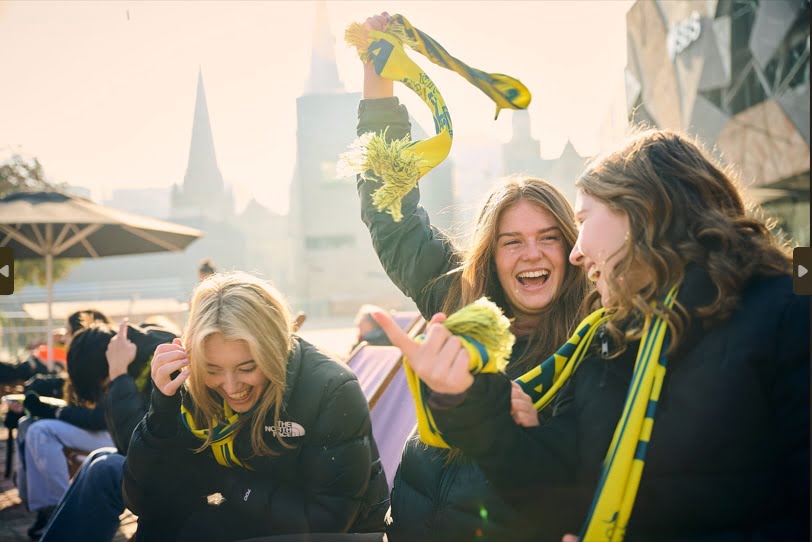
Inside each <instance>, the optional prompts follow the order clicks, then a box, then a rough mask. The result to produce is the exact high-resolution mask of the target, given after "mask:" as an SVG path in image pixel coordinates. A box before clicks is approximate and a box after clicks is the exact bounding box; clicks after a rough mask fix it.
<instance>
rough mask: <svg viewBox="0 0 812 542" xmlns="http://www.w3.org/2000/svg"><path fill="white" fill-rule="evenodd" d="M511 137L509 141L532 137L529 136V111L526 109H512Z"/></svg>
mask: <svg viewBox="0 0 812 542" xmlns="http://www.w3.org/2000/svg"><path fill="white" fill-rule="evenodd" d="M511 120H512V121H513V123H512V124H513V138H512V139H511V141H523V140H526V139H532V137H531V136H530V113H528V112H527V109H517V110H515V111H513V119H511Z"/></svg>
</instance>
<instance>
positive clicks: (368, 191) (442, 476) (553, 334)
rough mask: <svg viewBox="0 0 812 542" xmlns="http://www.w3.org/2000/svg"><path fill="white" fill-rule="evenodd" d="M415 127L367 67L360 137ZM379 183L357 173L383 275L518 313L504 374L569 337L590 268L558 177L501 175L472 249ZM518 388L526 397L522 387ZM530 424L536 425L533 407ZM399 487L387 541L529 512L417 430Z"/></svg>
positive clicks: (511, 530)
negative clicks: (380, 200) (398, 213)
mask: <svg viewBox="0 0 812 542" xmlns="http://www.w3.org/2000/svg"><path fill="white" fill-rule="evenodd" d="M388 22H389V16H388V15H387V14H386V13H384V14H381V15H376V16H374V17H370V18H369V19H367V20H366V22H365V25H364V26H365V28H367V29H369V30H383V29H384V28H386V25H387V24H388ZM410 128H411V126H410V123H409V114H408V112H407V111H406V108H405V106H404V105H402V104H400V103H399V102H398V99H397V98H396V97H394V96H393V89H392V81H389V80H387V79H384V78H382V77H380V76H378V75H377V74H376V73H375V71H374V66H373V65H372V64H371V63H367V64H365V65H364V99H363V100H362V101H361V104H360V106H359V108H358V135H363V134H365V133H368V132H374V133H382V134H384V136H385V137H386V138H387V139H390V140H391V139H399V138H404V137H408V136H409V135H410ZM369 173H371V172H368V174H369ZM379 185H380V183H378V182H376V180H375V179H373V178H369V179H365V178H363V176H359V180H358V192H359V195H360V197H361V215H362V219H363V221H364V223H365V224H366V225H367V227H368V228H369V232H370V235H371V237H372V244H373V246H374V248H375V251H376V252H377V254H378V258H379V259H380V261H381V264H382V265H383V268H384V269H385V270H386V273H387V274H388V275H389V277H390V278H391V279H392V281H393V282H394V283H395V285H396V286H397V287H398V288H400V290H401V291H402V292H403V293H404V294H406V295H407V296H409V297H411V298H412V299H413V300H414V302H415V303H416V305H417V307H418V309H419V310H420V312H421V314H422V315H423V316H424V317H425V318H426V319H427V320H428V319H429V318H431V316H432V315H433V314H434V313H436V312H439V311H445V312H447V313H451V312H454V311H456V310H458V309H460V308H462V307H463V306H465V305H467V304H469V303H472V302H474V301H476V300H477V299H478V298H480V297H482V296H487V297H488V298H490V299H491V300H492V301H493V302H495V303H496V304H497V305H499V307H500V308H501V309H502V310H503V311H504V312H505V313H506V314H507V315H508V316H509V317H510V318H511V320H512V327H511V331H512V332H513V333H514V335H516V343H515V345H514V347H513V350H512V352H511V355H510V363H509V364H508V366H507V368H506V371H507V374H508V375H509V376H510V377H513V378H515V377H518V376H519V375H521V374H523V373H524V372H526V371H527V370H528V369H529V368H530V367H532V366H533V365H535V364H536V363H537V362H538V360H539V359H544V358H546V357H547V356H549V355H550V354H552V353H553V352H554V351H555V349H556V348H557V347H558V346H559V345H560V343H562V342H564V341H565V340H566V339H567V337H569V334H570V333H571V331H572V329H573V325H574V324H576V323H577V322H578V320H579V315H580V308H581V304H582V301H583V299H584V297H585V296H586V295H587V293H588V292H589V285H588V282H587V279H586V274H585V273H584V272H583V271H582V270H581V269H579V268H577V267H574V266H571V265H569V262H567V253H568V252H569V251H570V250H571V249H572V247H573V244H574V243H575V238H576V236H577V230H576V228H575V223H574V221H573V212H572V208H571V207H570V204H569V203H568V202H567V200H566V199H565V198H564V196H563V195H562V194H561V193H560V192H559V191H558V190H557V189H556V188H555V187H554V186H552V185H551V184H549V183H547V182H545V181H544V180H542V179H537V178H532V177H515V178H510V179H507V180H505V181H503V182H499V183H495V185H496V186H494V188H493V190H492V191H491V192H490V194H489V195H488V197H487V199H486V202H485V204H484V205H483V207H482V209H481V210H480V212H479V217H478V220H477V223H476V225H475V227H474V231H473V232H471V242H470V244H469V246H468V247H467V249H466V250H458V249H457V248H456V247H455V246H454V245H453V244H452V242H451V240H450V239H449V237H448V236H446V235H445V234H444V233H443V232H442V231H440V230H438V229H437V228H435V227H434V226H432V224H431V222H430V220H429V216H428V214H427V213H426V210H425V209H424V208H423V207H422V206H421V205H420V190H419V188H414V189H413V190H412V191H411V192H410V193H409V194H408V195H406V197H405V198H404V199H403V202H402V208H401V209H402V213H403V218H402V220H401V221H400V222H395V221H394V220H393V218H392V216H391V215H390V214H388V213H386V212H382V211H379V210H377V209H376V206H375V205H374V204H373V198H372V194H373V193H374V192H375V190H376V189H377V188H378V186H379ZM517 388H518V386H517ZM514 393H515V394H516V395H523V394H522V392H521V391H520V390H518V389H517V390H515V391H514ZM509 410H510V408H509V407H508V408H506V410H505V414H508V412H509ZM531 410H532V409H531ZM517 421H518V420H517ZM511 423H513V422H511ZM526 423H527V424H531V425H535V424H537V423H538V421H537V417H536V416H535V412H533V415H532V416H528V417H526ZM393 486H394V487H393V489H392V509H391V514H390V518H391V521H390V522H389V523H388V524H387V528H386V534H387V537H388V539H389V540H390V541H391V542H401V541H404V542H410V541H412V540H432V541H440V542H457V541H468V540H471V539H473V538H474V537H480V538H484V539H487V540H513V539H515V538H516V537H517V536H519V535H518V533H519V532H522V531H523V530H524V529H525V523H526V521H525V520H526V519H528V518H524V517H521V516H518V515H517V514H515V513H514V511H513V509H512V507H511V506H510V505H509V504H508V503H507V502H506V501H505V500H504V499H502V498H500V497H499V496H498V495H496V494H495V493H494V492H493V491H492V488H491V485H490V484H489V482H488V481H487V480H486V478H485V477H484V475H483V474H482V472H481V471H480V470H479V468H478V467H477V465H476V464H475V463H474V462H473V461H471V459H470V458H468V457H465V456H464V455H463V454H461V453H460V451H459V450H455V451H451V452H449V451H448V450H447V449H442V448H433V447H430V446H427V445H425V444H423V443H422V442H421V441H420V440H419V439H418V438H417V437H416V435H414V436H413V437H412V438H410V439H409V440H408V441H407V443H406V445H405V447H404V450H403V455H402V459H401V463H400V466H399V468H398V471H397V474H396V476H395V479H394V484H393Z"/></svg>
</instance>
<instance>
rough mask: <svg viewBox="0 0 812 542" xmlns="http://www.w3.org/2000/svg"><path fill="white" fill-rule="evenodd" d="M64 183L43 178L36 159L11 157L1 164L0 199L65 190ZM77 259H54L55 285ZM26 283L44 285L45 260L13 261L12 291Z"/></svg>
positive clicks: (15, 155)
mask: <svg viewBox="0 0 812 542" xmlns="http://www.w3.org/2000/svg"><path fill="white" fill-rule="evenodd" d="M64 188H65V184H64V183H55V182H53V181H50V180H48V178H47V177H46V176H45V171H44V170H43V167H42V164H40V162H39V160H38V159H37V158H26V157H24V156H22V155H20V154H16V153H15V154H12V155H11V157H9V158H8V159H7V160H5V161H4V162H2V163H0V197H4V196H7V195H9V194H13V193H14V192H28V191H49V190H60V189H64ZM77 263H79V260H78V259H65V258H55V259H54V265H53V279H54V282H56V281H57V280H59V279H62V278H65V277H66V276H67V274H68V273H69V272H70V270H71V268H73V266H74V265H76V264H77ZM26 284H36V285H38V286H44V285H45V258H38V259H33V260H17V261H15V262H14V289H15V291H16V290H18V289H20V288H22V287H23V286H24V285H26Z"/></svg>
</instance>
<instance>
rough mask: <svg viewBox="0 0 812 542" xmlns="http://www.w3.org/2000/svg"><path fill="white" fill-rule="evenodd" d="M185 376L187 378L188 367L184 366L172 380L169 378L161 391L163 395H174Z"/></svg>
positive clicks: (184, 380)
mask: <svg viewBox="0 0 812 542" xmlns="http://www.w3.org/2000/svg"><path fill="white" fill-rule="evenodd" d="M187 378H189V368H188V367H185V368H184V369H183V370H182V371H181V372H180V374H179V375H178V376H176V377H175V379H174V380H170V381H169V383H168V384H166V385H165V386H164V387H163V389H162V390H161V391H162V392H163V394H164V395H175V392H176V391H178V388H180V387H181V386H182V385H183V383H184V382H186V379H187Z"/></svg>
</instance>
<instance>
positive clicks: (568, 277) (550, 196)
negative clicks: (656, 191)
mask: <svg viewBox="0 0 812 542" xmlns="http://www.w3.org/2000/svg"><path fill="white" fill-rule="evenodd" d="M520 201H527V202H530V203H532V204H534V205H537V206H538V207H539V208H541V209H543V210H545V211H547V212H549V213H550V214H551V215H552V216H553V218H554V219H555V222H556V225H557V226H558V227H559V229H560V230H561V235H562V237H563V242H564V250H565V254H566V255H568V254H569V252H570V251H571V250H572V247H573V245H575V240H576V239H577V237H578V230H577V229H576V227H575V219H574V214H573V211H572V207H571V206H570V204H569V203H568V202H567V199H566V198H565V197H564V196H563V195H562V194H561V192H559V191H558V189H556V188H555V187H554V186H553V185H551V184H550V183H548V182H547V181H544V180H542V179H538V178H535V177H527V176H512V177H508V178H507V179H505V180H504V181H503V182H502V184H501V185H500V186H499V187H498V188H497V189H495V190H494V191H493V192H491V194H490V196H489V197H488V199H487V201H486V202H485V205H484V206H483V208H482V211H480V213H479V217H478V219H477V224H476V229H475V231H474V235H473V238H472V239H471V241H470V243H469V246H468V248H467V250H465V251H463V255H462V260H463V263H462V265H461V266H460V267H459V268H458V269H457V270H455V271H454V272H453V273H454V278H453V281H452V284H451V288H450V290H449V294H448V295H447V296H446V298H445V302H444V305H443V310H444V311H445V312H446V313H448V314H450V313H452V312H454V311H456V310H458V309H460V308H462V307H464V306H465V305H467V304H469V303H472V302H474V301H476V300H477V299H479V298H480V297H482V296H487V297H488V298H489V299H491V301H493V302H494V303H496V304H497V305H499V306H500V307H501V308H502V310H503V311H505V314H506V315H507V316H508V317H512V316H513V311H512V309H511V307H510V304H509V302H508V299H507V296H506V295H505V291H504V289H503V288H502V285H501V283H500V282H499V277H498V275H497V273H496V263H495V261H494V253H495V252H496V241H497V238H498V235H499V221H500V219H501V218H502V215H503V214H504V213H505V211H507V210H508V209H510V208H511V207H513V206H514V205H516V204H517V203H519V202H520ZM589 289H590V285H589V281H588V280H587V278H586V274H585V272H584V270H583V269H581V268H579V267H575V266H572V265H569V263H568V262H566V266H565V272H564V280H563V281H562V283H561V286H560V287H559V288H558V291H557V292H556V293H555V296H554V297H553V299H552V301H551V302H550V304H549V305H548V306H547V307H546V308H545V309H544V311H543V313H542V315H543V316H542V323H540V324H539V325H538V326H537V328H536V330H535V332H534V333H533V334H532V335H531V338H530V342H529V344H528V347H527V349H526V351H525V353H524V355H523V356H522V357H521V358H520V359H518V360H513V361H511V363H510V365H509V369H510V372H511V374H512V375H514V376H518V375H519V374H522V373H523V372H525V371H526V370H527V369H529V368H530V367H532V366H533V365H536V364H538V363H541V362H542V361H544V360H545V359H546V358H547V357H549V356H550V355H552V354H553V353H554V352H555V351H556V350H557V349H558V347H560V346H561V345H562V344H564V343H565V342H567V340H568V339H569V337H570V335H571V333H572V331H573V330H574V329H575V326H576V325H577V324H578V322H579V321H580V319H581V316H582V314H581V307H582V303H583V300H584V297H586V295H587V293H588V292H589ZM517 371H521V372H517Z"/></svg>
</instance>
